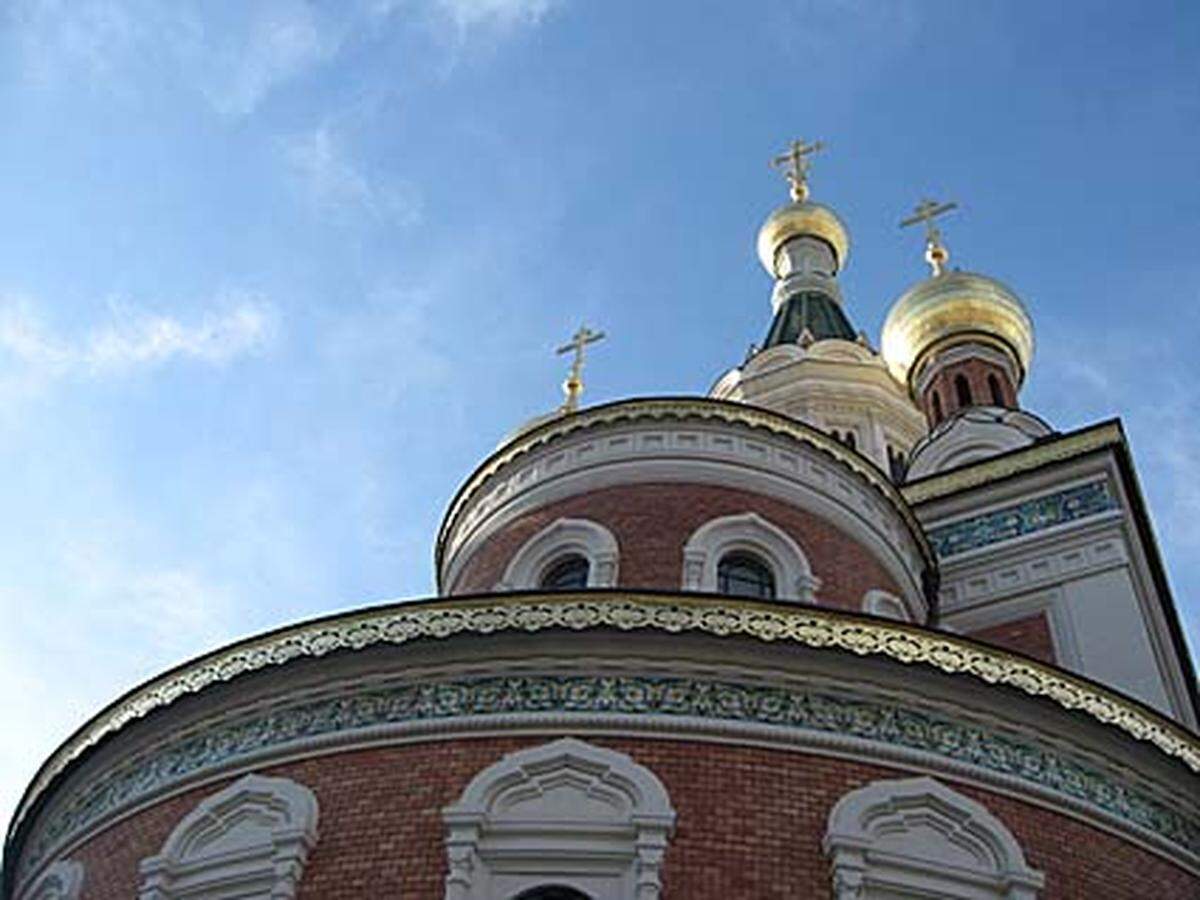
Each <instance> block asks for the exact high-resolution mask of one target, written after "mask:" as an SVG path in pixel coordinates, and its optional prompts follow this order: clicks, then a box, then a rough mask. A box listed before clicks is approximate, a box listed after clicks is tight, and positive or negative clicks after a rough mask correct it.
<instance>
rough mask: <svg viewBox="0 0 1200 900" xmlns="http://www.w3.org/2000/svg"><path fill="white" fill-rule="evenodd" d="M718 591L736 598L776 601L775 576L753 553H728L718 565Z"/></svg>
mask: <svg viewBox="0 0 1200 900" xmlns="http://www.w3.org/2000/svg"><path fill="white" fill-rule="evenodd" d="M717 590H718V591H719V592H720V593H722V594H730V595H732V596H734V597H757V598H759V599H760V600H774V599H775V576H774V575H772V574H771V569H770V567H769V566H768V565H767V564H766V563H765V562H763V561H762V560H761V559H759V558H758V557H757V556H755V555H754V554H753V553H745V552H737V553H727V554H726V555H725V556H723V557H721V561H720V562H719V563H717Z"/></svg>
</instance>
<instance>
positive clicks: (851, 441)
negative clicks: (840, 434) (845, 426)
mask: <svg viewBox="0 0 1200 900" xmlns="http://www.w3.org/2000/svg"><path fill="white" fill-rule="evenodd" d="M846 446H847V447H849V448H850V449H851V450H857V449H858V438H856V437H855V436H854V432H853V431H847V432H846Z"/></svg>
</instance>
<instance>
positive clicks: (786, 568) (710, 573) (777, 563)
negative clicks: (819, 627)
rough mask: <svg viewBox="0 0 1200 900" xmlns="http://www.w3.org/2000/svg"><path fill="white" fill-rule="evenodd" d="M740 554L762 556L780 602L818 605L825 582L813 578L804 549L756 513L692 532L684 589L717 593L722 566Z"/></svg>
mask: <svg viewBox="0 0 1200 900" xmlns="http://www.w3.org/2000/svg"><path fill="white" fill-rule="evenodd" d="M738 550H741V551H745V552H747V553H752V554H754V555H755V556H758V557H759V558H761V559H762V561H763V562H765V563H766V564H767V566H768V567H769V568H770V569H771V573H772V574H773V575H774V577H775V596H776V598H777V599H779V600H799V601H801V602H802V603H813V602H815V593H816V591H817V588H819V587H820V585H821V580H820V579H819V578H817V577H816V576H815V575H813V572H812V567H811V566H810V565H809V563H808V557H806V556H805V555H804V551H803V550H801V549H800V545H799V544H797V543H796V542H795V541H794V540H792V538H791V536H789V535H788V534H787V532H785V531H784V530H783V529H781V528H779V527H778V526H777V525H774V524H772V523H771V522H769V521H767V520H766V519H764V518H763V517H762V516H760V515H758V513H752V512H748V513H741V514H738V515H732V516H721V517H720V518H717V519H710V520H709V521H707V522H705V523H704V524H703V525H701V526H700V527H699V528H697V529H696V530H695V531H694V532H692V536H691V537H689V538H688V541H687V543H686V544H685V545H684V548H683V576H682V586H683V589H684V590H685V591H705V592H708V593H714V592H716V590H717V565H718V563H720V561H721V559H722V557H724V556H725V555H726V554H727V553H731V552H734V551H738Z"/></svg>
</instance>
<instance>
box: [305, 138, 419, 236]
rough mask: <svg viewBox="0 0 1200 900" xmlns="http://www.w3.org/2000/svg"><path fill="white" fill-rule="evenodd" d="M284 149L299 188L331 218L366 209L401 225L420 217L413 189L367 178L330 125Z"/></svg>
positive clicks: (371, 213)
mask: <svg viewBox="0 0 1200 900" xmlns="http://www.w3.org/2000/svg"><path fill="white" fill-rule="evenodd" d="M283 152H284V158H285V159H286V161H287V163H288V165H289V166H290V167H291V169H292V172H293V174H294V175H295V176H296V179H297V183H298V185H299V187H300V189H301V190H302V192H303V193H304V195H305V196H306V197H307V198H308V199H309V200H310V201H311V202H312V203H313V204H314V205H315V206H316V207H317V208H318V209H319V210H321V211H322V212H324V213H327V214H332V215H334V216H335V217H339V216H345V215H354V214H357V213H365V214H367V215H368V216H371V217H372V218H376V219H381V220H387V221H390V222H395V223H397V224H400V225H415V224H417V223H418V222H420V220H421V202H420V198H419V196H418V195H417V193H416V191H415V190H414V189H413V188H411V187H406V188H401V187H398V186H397V185H395V184H391V183H382V182H380V181H379V180H377V179H372V178H368V177H367V175H366V174H365V173H364V172H363V171H362V170H361V169H360V168H359V167H358V166H356V165H355V164H354V162H353V161H352V160H351V158H350V156H349V154H348V152H347V150H346V148H345V146H344V144H343V142H342V141H341V140H340V139H339V138H338V136H337V135H336V134H335V133H334V132H333V129H332V128H331V127H330V126H329V125H322V126H321V127H320V128H317V129H314V130H313V131H311V132H309V133H307V134H303V135H299V136H297V137H293V138H292V139H290V140H288V141H285V142H284V144H283Z"/></svg>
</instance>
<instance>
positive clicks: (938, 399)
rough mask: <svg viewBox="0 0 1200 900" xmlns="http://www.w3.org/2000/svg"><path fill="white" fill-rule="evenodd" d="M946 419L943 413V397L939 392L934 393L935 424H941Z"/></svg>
mask: <svg viewBox="0 0 1200 900" xmlns="http://www.w3.org/2000/svg"><path fill="white" fill-rule="evenodd" d="M944 418H946V416H945V414H944V413H943V412H942V395H941V394H939V393H938V392H937V391H934V392H933V424H934V425H937V424H939V423H941V421H942V419H944Z"/></svg>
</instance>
